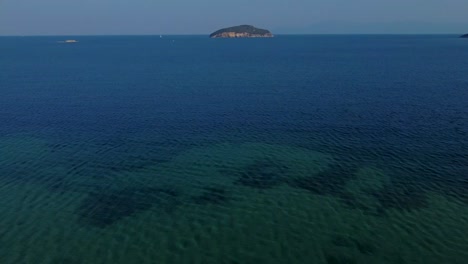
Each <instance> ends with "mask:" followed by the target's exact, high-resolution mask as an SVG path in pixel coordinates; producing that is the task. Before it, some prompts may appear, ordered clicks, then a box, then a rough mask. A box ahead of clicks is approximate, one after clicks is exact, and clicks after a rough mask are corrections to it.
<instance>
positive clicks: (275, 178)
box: [236, 160, 288, 189]
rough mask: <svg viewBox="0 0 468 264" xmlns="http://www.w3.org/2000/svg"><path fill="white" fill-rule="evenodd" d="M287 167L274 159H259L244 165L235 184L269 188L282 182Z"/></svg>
mask: <svg viewBox="0 0 468 264" xmlns="http://www.w3.org/2000/svg"><path fill="white" fill-rule="evenodd" d="M287 171H288V167H287V166H285V165H282V164H281V163H280V162H278V161H276V160H259V161H255V162H253V163H252V164H250V165H248V166H246V167H245V169H244V170H243V171H242V172H241V173H240V177H239V179H238V180H237V181H236V183H237V184H241V185H244V186H248V187H251V188H256V189H270V188H273V187H275V186H277V185H279V184H281V183H282V182H283V179H284V177H285V173H286V172H287Z"/></svg>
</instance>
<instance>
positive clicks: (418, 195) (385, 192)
mask: <svg viewBox="0 0 468 264" xmlns="http://www.w3.org/2000/svg"><path fill="white" fill-rule="evenodd" d="M369 193H370V194H371V195H372V196H373V197H374V198H376V199H377V201H378V202H379V204H380V206H381V207H382V208H383V210H388V209H396V210H400V211H412V210H419V209H423V208H426V207H428V201H427V198H426V194H425V192H424V191H423V190H421V189H418V188H415V187H414V186H412V185H411V184H403V183H400V184H395V183H392V184H387V185H385V186H384V187H383V189H381V190H379V191H372V192H369Z"/></svg>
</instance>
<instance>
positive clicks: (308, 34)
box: [0, 33, 464, 37]
mask: <svg viewBox="0 0 468 264" xmlns="http://www.w3.org/2000/svg"><path fill="white" fill-rule="evenodd" d="M463 34H464V33H274V34H273V35H274V36H314V35H316V36H319V35H330V36H334V35H335V36H336V35H345V36H346V35H348V36H349V35H426V36H428V35H460V36H461V35H463ZM66 36H77V37H78V36H80V37H100V36H102V37H104V36H108V37H112V36H115V37H118V36H209V34H202V33H197V34H187V33H183V34H55V35H54V34H37V35H36V34H33V35H21V34H15V35H0V37H66Z"/></svg>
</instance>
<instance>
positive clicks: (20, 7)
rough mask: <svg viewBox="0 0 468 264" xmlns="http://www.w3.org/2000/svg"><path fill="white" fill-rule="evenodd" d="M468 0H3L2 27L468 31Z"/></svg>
mask: <svg viewBox="0 0 468 264" xmlns="http://www.w3.org/2000/svg"><path fill="white" fill-rule="evenodd" d="M467 12H468V0H315V1H314V0H281V1H280V0H268V1H267V0H237V1H222V0H191V1H189V0H0V35H75V34H79V35H81V34H86V35H88V34H90V35H95V34H117V35H118V34H209V33H211V32H212V31H214V30H216V29H219V28H221V27H225V26H232V25H238V24H253V25H255V26H258V27H263V28H267V29H270V30H272V31H273V33H294V34H295V33H468V15H467Z"/></svg>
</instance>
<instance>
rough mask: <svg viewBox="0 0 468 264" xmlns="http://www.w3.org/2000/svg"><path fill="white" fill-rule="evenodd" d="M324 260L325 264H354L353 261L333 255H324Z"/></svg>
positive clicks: (349, 258) (354, 261)
mask: <svg viewBox="0 0 468 264" xmlns="http://www.w3.org/2000/svg"><path fill="white" fill-rule="evenodd" d="M325 259H326V261H327V264H355V263H357V262H356V260H355V259H353V258H351V257H347V256H337V255H334V254H326V255H325Z"/></svg>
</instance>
